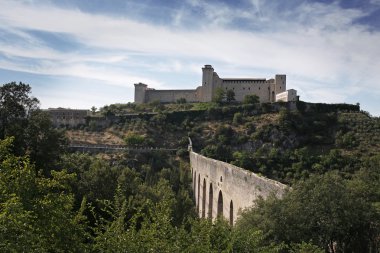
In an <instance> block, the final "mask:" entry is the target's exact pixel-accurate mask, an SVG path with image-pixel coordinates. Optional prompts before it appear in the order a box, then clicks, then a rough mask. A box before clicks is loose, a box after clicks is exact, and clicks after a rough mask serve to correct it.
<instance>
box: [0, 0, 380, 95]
mask: <svg viewBox="0 0 380 253" xmlns="http://www.w3.org/2000/svg"><path fill="white" fill-rule="evenodd" d="M371 2H372V3H373V4H378V0H372V1H371ZM282 4H283V3H282ZM1 5H2V8H1V9H0V29H2V30H3V31H7V32H8V33H9V34H12V36H16V37H18V38H19V39H20V41H21V40H22V41H21V42H19V43H9V42H8V41H6V40H5V39H0V53H1V54H3V55H5V56H7V59H4V60H2V61H0V67H1V68H4V69H7V68H9V69H17V70H19V71H26V72H33V73H41V74H51V75H69V76H78V77H81V78H89V79H97V80H102V81H105V82H107V83H112V84H117V85H120V84H123V85H125V84H130V85H132V83H133V82H137V81H144V82H148V83H151V84H152V85H157V86H158V87H165V85H167V84H165V81H162V80H158V79H156V78H153V77H152V76H147V75H145V74H144V71H143V69H142V68H141V69H138V68H137V67H138V66H141V67H144V69H149V70H150V71H156V72H168V73H170V72H182V71H183V72H187V73H193V72H194V71H196V70H195V69H196V68H197V71H198V73H199V72H200V67H201V65H202V64H206V63H211V64H214V65H215V64H217V66H215V67H216V68H217V69H216V70H218V72H220V73H221V74H222V76H223V71H224V70H228V69H229V68H231V66H233V67H234V68H244V69H251V70H252V71H255V72H256V73H257V74H259V75H264V77H270V76H272V75H273V74H275V73H286V74H288V80H289V82H290V85H294V86H296V87H299V88H300V90H301V91H304V93H303V94H301V95H303V96H304V97H305V99H308V98H309V99H312V100H314V99H316V98H318V97H321V96H325V95H327V94H330V97H331V98H332V99H331V100H334V99H337V100H339V101H344V99H345V97H347V96H349V95H350V94H348V93H347V92H344V91H342V87H359V88H358V89H353V90H352V92H354V93H355V92H359V91H360V90H359V89H362V90H365V89H367V90H368V89H371V90H372V92H374V93H377V94H379V95H380V89H378V84H377V82H376V80H379V79H380V72H379V71H378V69H380V62H379V61H378V59H377V58H378V55H380V48H379V47H378V45H379V44H380V33H379V32H378V31H373V30H370V29H369V28H368V27H367V26H366V25H363V24H358V23H356V22H355V21H356V20H358V19H360V18H363V17H366V15H368V14H367V13H366V12H364V11H363V10H360V9H352V8H351V9H348V8H346V9H345V8H342V7H341V6H340V5H339V4H338V3H337V2H332V3H329V4H326V3H310V2H305V1H299V4H297V5H295V4H294V5H293V6H292V7H291V8H283V6H282V5H281V3H279V2H277V1H275V2H273V1H260V0H251V1H247V5H246V6H245V7H244V8H233V9H232V8H231V6H229V5H227V4H223V3H220V4H218V6H215V5H214V4H212V3H209V2H207V1H198V0H188V1H186V2H184V5H183V6H182V8H178V9H176V10H175V11H174V12H172V13H171V16H170V17H171V23H168V24H166V25H164V24H162V23H161V24H159V25H158V24H154V23H152V22H151V21H149V22H148V21H147V22H142V21H141V19H139V20H138V21H137V20H134V19H131V18H128V17H121V16H120V15H118V16H114V17H113V16H110V15H109V14H107V15H101V14H99V13H97V14H93V13H89V12H83V11H80V10H78V9H68V8H60V7H57V6H55V5H53V4H37V3H34V4H27V5H26V3H25V2H20V1H9V0H2V3H1ZM26 6H27V8H26ZM140 7H141V6H140ZM189 7H191V8H189ZM141 8H142V7H141ZM146 8H148V7H146ZM194 10H196V11H194ZM189 20H191V21H192V22H193V23H194V27H193V28H191V27H190V28H189V27H183V26H184V25H188V24H189V23H190V22H189ZM28 31H43V32H47V33H59V34H60V35H61V36H67V38H66V39H73V40H75V43H77V45H76V46H77V48H73V49H72V50H69V51H67V52H62V51H60V50H57V49H54V48H52V47H50V46H49V45H48V43H43V39H42V38H38V37H36V36H35V35H33V34H31V33H30V32H28ZM140 55H141V56H142V57H143V58H140V57H139V56H140ZM149 57H152V58H154V59H158V60H155V61H149ZM12 58H15V59H16V58H17V59H23V60H19V61H12ZM28 60H29V61H30V62H29V64H28ZM133 66H135V67H134V68H133ZM195 66H198V67H195ZM130 67H132V69H133V72H130V73H128V68H130ZM237 72H238V71H237ZM136 73H137V74H136ZM252 74H255V73H252ZM305 80H314V84H321V83H323V84H325V85H323V89H324V91H325V93H326V94H325V93H323V94H322V93H321V92H320V91H317V90H316V89H314V91H313V90H310V89H309V87H312V86H313V83H310V82H305ZM326 87H329V89H327V88H326ZM343 90H344V88H343ZM326 91H328V92H326ZM321 99H322V97H321Z"/></svg>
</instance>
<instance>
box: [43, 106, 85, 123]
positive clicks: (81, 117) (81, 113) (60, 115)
mask: <svg viewBox="0 0 380 253" xmlns="http://www.w3.org/2000/svg"><path fill="white" fill-rule="evenodd" d="M46 112H48V113H49V114H50V117H51V120H52V122H53V125H54V126H55V127H60V126H70V127H76V126H78V125H84V124H86V117H87V116H88V115H89V111H88V110H80V109H66V108H49V109H47V110H46Z"/></svg>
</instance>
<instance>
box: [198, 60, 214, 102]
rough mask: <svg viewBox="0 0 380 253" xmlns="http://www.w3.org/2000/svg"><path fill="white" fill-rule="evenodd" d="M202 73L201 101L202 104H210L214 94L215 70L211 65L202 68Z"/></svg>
mask: <svg viewBox="0 0 380 253" xmlns="http://www.w3.org/2000/svg"><path fill="white" fill-rule="evenodd" d="M202 73H203V75H202V96H201V99H200V100H201V102H210V101H211V100H212V96H213V92H214V88H213V76H214V69H213V67H212V66H211V65H205V66H204V68H202Z"/></svg>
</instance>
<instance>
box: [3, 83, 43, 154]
mask: <svg viewBox="0 0 380 253" xmlns="http://www.w3.org/2000/svg"><path fill="white" fill-rule="evenodd" d="M30 93H31V87H30V86H29V85H28V84H24V83H21V82H20V83H19V84H16V83H15V82H12V83H7V84H4V85H3V86H1V87H0V139H4V138H5V137H7V136H8V137H10V136H14V137H15V140H14V144H15V146H14V148H16V151H17V152H18V154H22V153H23V152H24V149H25V143H24V142H23V141H24V137H23V134H24V129H25V128H26V126H27V119H28V118H29V116H30V114H31V112H33V111H34V110H35V109H37V108H38V104H39V101H38V100H37V99H36V98H34V97H30Z"/></svg>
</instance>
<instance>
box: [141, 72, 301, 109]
mask: <svg viewBox="0 0 380 253" xmlns="http://www.w3.org/2000/svg"><path fill="white" fill-rule="evenodd" d="M218 88H221V89H223V90H225V91H227V90H232V91H234V93H235V100H236V101H240V102H241V101H243V99H244V97H245V96H246V95H251V94H252V95H253V94H254V95H257V96H258V97H259V99H260V103H269V102H276V101H284V102H288V101H296V99H297V91H296V90H288V91H287V90H286V75H275V77H274V78H272V79H265V78H220V77H219V75H218V74H217V73H216V72H215V71H214V68H213V67H212V66H211V65H205V66H204V67H203V68H202V85H201V86H199V87H197V88H196V89H195V90H155V89H152V88H149V87H148V85H146V84H143V83H137V84H135V103H138V104H142V103H149V102H153V101H160V102H163V103H173V102H176V101H177V100H178V99H181V98H184V99H186V101H187V102H210V101H212V98H213V96H214V94H215V92H216V90H217V89H218Z"/></svg>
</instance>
